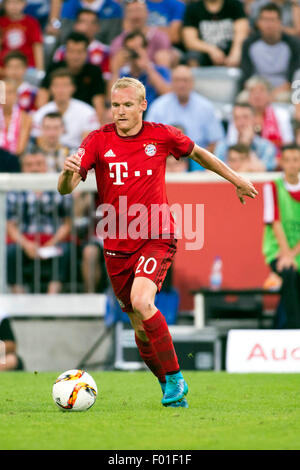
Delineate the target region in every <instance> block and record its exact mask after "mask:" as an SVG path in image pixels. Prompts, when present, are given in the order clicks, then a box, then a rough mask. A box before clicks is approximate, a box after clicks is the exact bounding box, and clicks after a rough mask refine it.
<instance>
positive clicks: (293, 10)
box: [249, 0, 300, 36]
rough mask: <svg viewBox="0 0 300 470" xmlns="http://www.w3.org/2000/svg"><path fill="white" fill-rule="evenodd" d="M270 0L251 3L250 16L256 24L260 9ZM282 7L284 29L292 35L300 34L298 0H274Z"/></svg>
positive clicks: (257, 0)
mask: <svg viewBox="0 0 300 470" xmlns="http://www.w3.org/2000/svg"><path fill="white" fill-rule="evenodd" d="M269 1H270V0H255V1H254V2H251V3H250V12H249V17H250V21H251V23H252V25H255V23H256V21H257V18H258V16H259V11H260V9H261V8H262V7H263V6H264V5H266V4H267V3H269ZM274 3H276V4H277V5H278V6H279V8H280V9H281V22H282V31H283V32H284V33H286V34H291V35H292V36H300V5H299V3H298V2H297V0H274Z"/></svg>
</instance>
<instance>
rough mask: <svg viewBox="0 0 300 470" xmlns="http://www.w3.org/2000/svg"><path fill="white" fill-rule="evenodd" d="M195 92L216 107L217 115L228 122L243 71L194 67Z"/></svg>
mask: <svg viewBox="0 0 300 470" xmlns="http://www.w3.org/2000/svg"><path fill="white" fill-rule="evenodd" d="M192 72H193V76H194V80H195V86H194V88H195V91H197V92H198V93H199V94H200V95H202V96H205V97H206V98H208V99H209V100H210V101H212V103H213V104H214V105H215V108H216V111H217V115H218V117H219V118H220V119H222V120H227V119H228V116H230V114H231V109H232V105H233V103H234V101H235V98H236V96H237V94H238V92H239V88H240V80H241V71H240V69H238V68H233V67H193V68H192Z"/></svg>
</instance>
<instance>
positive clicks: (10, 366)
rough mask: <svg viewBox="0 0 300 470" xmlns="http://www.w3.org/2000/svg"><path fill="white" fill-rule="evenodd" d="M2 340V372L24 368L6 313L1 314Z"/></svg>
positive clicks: (0, 334)
mask: <svg viewBox="0 0 300 470" xmlns="http://www.w3.org/2000/svg"><path fill="white" fill-rule="evenodd" d="M0 341H1V345H0V372H3V371H8V370H22V369H24V366H23V361H22V359H21V358H20V357H19V356H18V354H17V342H16V338H15V335H14V332H13V329H12V326H11V322H10V319H9V318H8V317H7V316H5V315H1V316H0Z"/></svg>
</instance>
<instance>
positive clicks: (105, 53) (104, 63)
mask: <svg viewBox="0 0 300 470" xmlns="http://www.w3.org/2000/svg"><path fill="white" fill-rule="evenodd" d="M73 30H74V31H76V32H78V33H81V34H84V35H85V36H86V37H87V38H88V40H89V45H88V49H87V52H88V57H87V60H88V62H89V63H90V64H93V65H97V66H98V67H100V69H101V71H102V75H103V78H104V79H105V80H109V79H110V70H109V47H108V46H107V45H106V44H103V43H102V42H100V41H98V40H97V39H95V37H96V35H97V34H98V33H99V30H100V24H99V17H98V15H97V13H96V12H95V11H93V10H88V9H84V10H79V12H78V13H77V18H76V21H75V23H74V28H73ZM65 57H66V46H65V45H61V46H60V47H59V48H58V49H57V50H56V51H55V53H54V56H53V61H54V62H62V61H63V60H65Z"/></svg>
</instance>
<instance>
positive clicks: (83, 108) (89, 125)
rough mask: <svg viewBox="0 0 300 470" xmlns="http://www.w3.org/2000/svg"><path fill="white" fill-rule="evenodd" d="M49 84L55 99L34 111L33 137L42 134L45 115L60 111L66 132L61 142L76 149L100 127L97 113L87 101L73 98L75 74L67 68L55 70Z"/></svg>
mask: <svg viewBox="0 0 300 470" xmlns="http://www.w3.org/2000/svg"><path fill="white" fill-rule="evenodd" d="M49 85H50V88H49V91H50V92H51V95H52V96H53V101H50V103H47V104H45V106H42V107H41V108H40V109H39V110H38V111H36V112H35V113H34V116H33V131H32V137H39V136H40V134H41V126H42V121H43V117H44V116H46V114H48V113H53V112H59V113H60V114H61V115H62V116H63V121H64V133H63V134H62V136H61V139H60V143H61V144H62V145H64V146H66V147H69V148H70V149H75V148H77V147H79V145H80V144H81V142H82V139H83V138H84V137H86V136H87V135H88V134H89V133H90V132H91V131H93V130H95V129H97V128H98V127H99V122H98V118H97V114H96V112H95V110H94V108H92V107H91V106H90V105H88V104H87V103H84V102H83V101H80V100H78V99H75V98H72V95H73V93H74V90H75V85H74V81H73V76H72V75H71V74H70V72H69V71H68V70H67V69H62V68H61V69H58V70H55V71H54V72H53V73H52V74H51V75H50V77H49Z"/></svg>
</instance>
